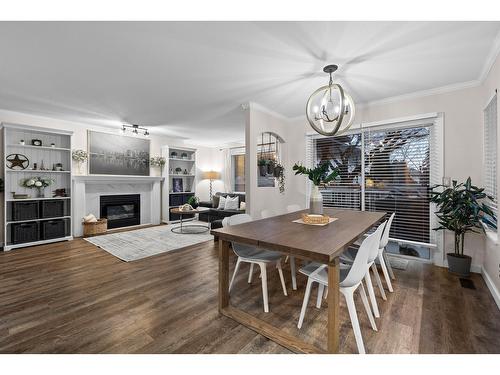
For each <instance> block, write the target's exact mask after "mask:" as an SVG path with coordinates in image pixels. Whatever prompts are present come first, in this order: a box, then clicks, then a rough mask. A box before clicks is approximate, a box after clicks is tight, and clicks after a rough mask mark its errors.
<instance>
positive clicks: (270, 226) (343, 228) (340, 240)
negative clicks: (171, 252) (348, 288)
mask: <svg viewBox="0 0 500 375" xmlns="http://www.w3.org/2000/svg"><path fill="white" fill-rule="evenodd" d="M323 211H324V212H323V213H324V214H325V215H328V216H330V217H332V218H336V219H337V220H335V221H333V222H331V223H330V224H328V225H325V226H318V225H307V224H301V223H295V222H293V221H294V220H297V219H300V218H301V215H302V214H303V213H307V212H308V210H303V211H296V212H292V213H288V214H285V215H279V216H273V217H269V218H267V219H262V220H255V221H251V222H248V223H244V224H239V225H234V226H231V227H225V228H220V229H214V230H212V231H211V233H212V234H214V235H216V236H218V237H219V239H222V240H226V241H235V242H239V243H246V244H250V245H254V246H259V247H262V248H265V249H268V250H275V251H280V252H284V253H287V254H290V255H294V256H297V257H299V258H304V259H309V260H315V261H318V262H322V263H328V262H331V261H332V260H333V259H335V258H336V257H338V256H340V254H341V253H342V252H343V251H345V249H346V248H347V247H348V246H350V245H351V244H352V243H354V242H355V241H356V239H358V238H359V237H360V236H361V235H363V234H365V233H366V232H367V231H368V230H369V229H370V228H371V227H372V226H374V225H375V224H377V223H379V222H380V221H381V220H382V219H383V218H384V217H385V214H386V213H385V212H367V211H354V210H346V209H337V208H324V209H323Z"/></svg>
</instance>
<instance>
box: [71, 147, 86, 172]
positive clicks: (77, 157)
mask: <svg viewBox="0 0 500 375" xmlns="http://www.w3.org/2000/svg"><path fill="white" fill-rule="evenodd" d="M71 158H72V159H73V160H74V161H76V163H77V165H78V174H83V172H82V165H83V163H85V161H87V158H88V154H87V151H85V150H73V152H72V153H71Z"/></svg>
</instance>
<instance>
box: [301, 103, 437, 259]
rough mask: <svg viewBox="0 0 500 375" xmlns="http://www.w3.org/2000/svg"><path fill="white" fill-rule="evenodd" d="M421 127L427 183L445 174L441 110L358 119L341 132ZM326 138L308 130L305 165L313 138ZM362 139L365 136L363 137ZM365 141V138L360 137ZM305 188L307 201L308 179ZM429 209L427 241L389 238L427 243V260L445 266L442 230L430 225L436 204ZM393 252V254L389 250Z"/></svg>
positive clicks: (308, 162) (311, 158)
mask: <svg viewBox="0 0 500 375" xmlns="http://www.w3.org/2000/svg"><path fill="white" fill-rule="evenodd" d="M419 126H420V127H422V126H428V127H430V128H431V159H432V160H431V161H432V162H431V171H430V185H431V186H432V185H436V184H441V183H442V180H443V176H445V170H444V114H443V113H440V112H433V113H425V114H420V115H415V116H407V117H401V118H393V119H388V120H382V121H375V122H369V123H358V124H354V125H353V126H352V127H351V129H349V131H347V132H346V133H344V134H345V135H347V134H354V133H360V132H363V131H364V130H365V129H376V128H380V130H390V129H401V128H405V127H409V128H410V127H419ZM319 138H326V137H325V136H322V135H320V134H317V133H316V132H313V131H310V132H307V133H306V165H307V166H308V167H309V168H311V167H312V166H313V163H314V156H313V147H314V145H313V143H314V142H313V139H319ZM362 139H363V140H364V137H362ZM363 142H364V141H363ZM362 163H364V158H362ZM361 171H362V178H361V180H362V184H361V191H362V210H364V208H365V207H364V197H363V192H364V189H365V186H364V184H365V179H364V168H361ZM306 192H307V194H306V195H307V202H306V204H307V205H308V204H309V194H310V184H309V183H307V186H306ZM429 209H430V210H431V215H430V227H431V233H430V243H428V244H426V243H420V242H414V241H408V240H400V239H394V238H390V240H391V241H394V242H397V243H399V244H410V245H412V244H413V245H419V246H425V247H428V248H429V249H430V250H431V254H430V261H432V263H434V264H436V265H439V266H444V264H445V263H444V261H445V256H444V250H443V242H444V241H443V237H444V235H443V231H433V230H432V228H435V227H436V226H437V225H438V222H437V218H436V215H434V212H435V211H436V207H435V205H434V204H432V203H431V204H430V207H429ZM391 255H392V254H391ZM398 256H400V257H405V258H406V256H404V255H398ZM411 259H419V258H415V257H411ZM423 261H424V262H429V260H423Z"/></svg>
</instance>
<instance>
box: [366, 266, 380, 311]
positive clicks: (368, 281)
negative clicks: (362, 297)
mask: <svg viewBox="0 0 500 375" xmlns="http://www.w3.org/2000/svg"><path fill="white" fill-rule="evenodd" d="M365 281H366V287H367V288H368V295H369V296H370V301H371V303H372V309H373V315H375V318H380V312H379V311H378V305H377V299H376V298H375V291H374V290H373V284H372V278H371V277H370V269H368V270H367V271H366V274H365Z"/></svg>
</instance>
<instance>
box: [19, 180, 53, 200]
mask: <svg viewBox="0 0 500 375" xmlns="http://www.w3.org/2000/svg"><path fill="white" fill-rule="evenodd" d="M53 183H54V179H52V178H47V177H30V178H25V179H24V180H21V186H22V187H25V188H27V189H37V191H38V194H37V198H45V188H46V187H48V186H50V185H52V184H53Z"/></svg>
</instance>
